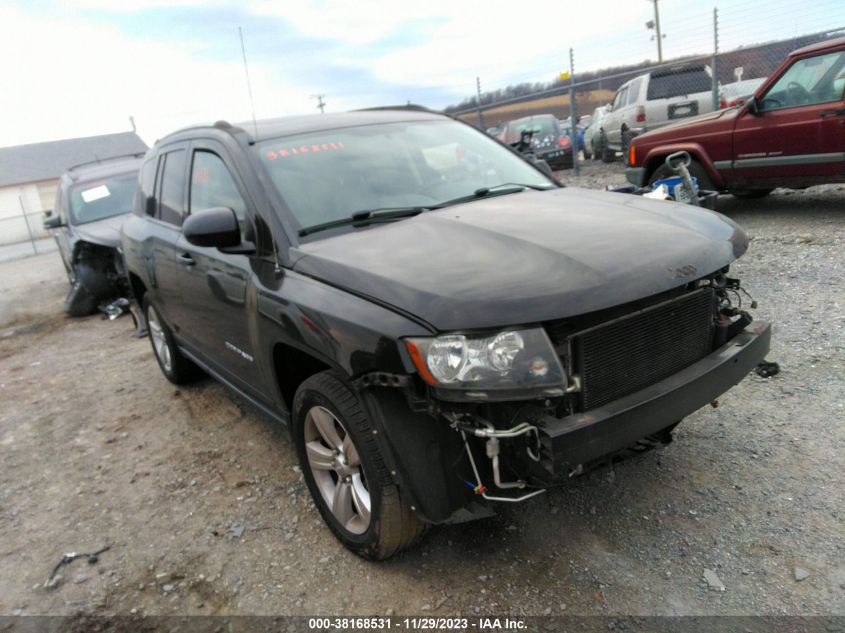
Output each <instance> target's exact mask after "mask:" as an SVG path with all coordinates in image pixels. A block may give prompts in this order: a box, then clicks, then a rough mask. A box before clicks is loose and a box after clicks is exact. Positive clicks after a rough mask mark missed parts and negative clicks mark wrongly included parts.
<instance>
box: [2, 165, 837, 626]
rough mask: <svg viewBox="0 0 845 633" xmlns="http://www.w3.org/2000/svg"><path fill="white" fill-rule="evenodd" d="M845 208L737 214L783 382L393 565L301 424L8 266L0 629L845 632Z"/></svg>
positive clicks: (741, 204)
mask: <svg viewBox="0 0 845 633" xmlns="http://www.w3.org/2000/svg"><path fill="white" fill-rule="evenodd" d="M564 179H565V180H567V181H569V182H570V183H571V184H576V185H579V186H588V187H600V186H603V185H604V184H607V182H614V183H617V184H621V183H622V182H624V178H623V177H622V176H621V168H620V166H619V165H618V164H617V165H610V166H607V165H601V164H592V163H591V164H589V165H587V166H586V167H585V175H584V176H583V177H582V178H580V179H578V181H577V182H574V179H573V178H572V177H571V176H569V175H566V176H564ZM843 209H845V187H838V186H837V187H823V188H814V189H810V190H807V191H805V192H800V193H798V192H785V191H784V192H781V191H778V192H776V193H775V194H773V195H772V196H770V197H768V198H766V199H763V200H757V201H740V200H736V199H733V198H732V197H730V196H725V197H723V198H722V199H721V200H720V210H721V211H722V212H724V213H726V214H727V215H729V216H730V217H732V218H734V219H735V220H736V221H737V222H739V223H740V224H742V225H743V226H744V227H745V228H746V229H747V230H748V232H749V234H750V235H751V236H753V241H752V243H751V249H750V251H749V253H748V254H747V255H746V256H745V257H744V258H743V259H742V260H740V262H738V263H737V264H736V265H735V267H734V272H735V273H736V274H737V275H738V276H740V277H741V278H742V279H743V280H744V282H745V283H744V285H745V286H746V287H747V288H748V289H749V291H750V292H751V293H752V294H753V295H754V297H755V298H756V299H757V301H758V302H759V308H758V309H757V310H756V311H755V312H756V315H757V316H758V317H759V318H763V319H770V320H772V321H773V322H774V323H775V324H776V330H775V335H774V339H773V349H772V352H771V355H770V359H771V360H774V361H777V362H779V363H780V365H781V373H780V374H778V375H777V376H775V377H773V378H769V379H763V378H759V377H757V376H755V375H750V376H749V377H748V378H746V380H745V381H744V382H743V383H742V384H740V385H739V386H738V387H736V388H735V389H733V390H732V391H731V392H729V393H728V394H727V395H725V396H724V397H723V398H722V399H721V404H720V406H719V407H718V408H715V409H714V408H710V407H707V408H706V409H702V410H700V411H698V412H697V413H695V414H694V415H692V416H690V417H689V418H688V419H687V420H686V421H685V422H684V424H682V425H681V426H680V427H679V429H678V431H677V435H676V437H677V439H676V441H675V442H674V443H673V444H671V445H670V446H668V447H667V448H665V449H661V450H659V451H653V452H651V453H648V454H645V455H643V456H641V457H638V458H637V459H634V460H629V461H626V462H623V463H621V464H617V465H616V466H614V467H613V468H612V469H605V470H601V471H597V472H594V473H591V474H588V475H586V476H583V477H580V478H576V479H574V480H572V481H571V483H569V484H568V485H566V486H564V487H562V488H559V489H556V490H553V491H550V492H549V493H548V494H546V495H543V496H542V497H540V498H537V499H535V500H533V501H531V502H529V503H526V504H523V505H519V506H516V507H513V506H508V507H503V508H502V510H501V513H500V514H499V515H498V516H497V517H495V518H493V519H489V520H486V521H482V522H477V523H473V524H467V525H460V526H453V527H444V528H439V529H436V530H434V531H433V532H432V533H431V534H430V535H429V537H428V539H427V540H426V541H425V542H424V543H423V544H422V545H421V546H420V547H417V548H416V549H413V550H412V551H409V552H407V553H405V554H403V555H401V556H399V557H397V558H396V559H394V560H391V561H387V562H384V563H379V564H374V563H368V562H365V561H363V560H360V559H358V558H356V557H355V556H354V555H352V554H350V553H348V552H347V551H346V550H344V549H343V548H342V547H341V546H340V545H339V544H338V543H337V542H336V541H335V540H334V539H333V538H332V536H331V534H330V533H329V531H328V529H327V528H325V527H324V526H323V524H322V522H321V520H320V518H319V516H318V514H317V512H316V510H315V509H314V507H313V506H312V504H311V502H310V499H309V496H308V492H307V490H306V489H305V486H304V484H303V481H302V479H301V476H300V473H299V470H298V467H297V465H296V458H295V455H294V450H293V448H292V445H291V442H290V440H289V439H288V437H287V434H286V432H285V431H284V430H282V429H279V428H276V427H275V426H274V425H273V424H272V423H271V422H269V421H267V420H266V419H265V418H263V417H261V416H260V415H258V414H257V413H256V412H255V411H254V410H252V409H251V408H249V406H248V405H246V404H244V403H243V402H241V401H240V400H238V399H237V398H235V397H233V396H231V395H230V394H229V393H228V392H226V391H225V389H224V388H223V387H221V386H220V385H218V384H216V383H214V382H211V381H206V382H203V383H200V384H197V385H195V386H191V387H189V388H179V389H176V388H174V387H173V386H172V385H170V383H168V382H166V381H165V379H164V378H163V377H162V376H161V374H160V372H159V369H158V367H157V366H156V364H155V361H154V359H153V356H152V352H151V350H150V345H149V342H148V341H147V340H146V339H143V340H138V339H134V338H132V336H131V333H132V324H131V320H130V319H129V318H124V319H121V320H118V321H114V322H107V321H103V320H101V319H99V318H98V317H90V318H85V319H77V320H69V319H66V318H64V317H63V316H62V315H61V314H60V305H61V299H62V294H63V293H64V291H65V289H66V288H65V285H64V282H62V283H57V282H56V279H62V277H61V271H60V269H59V268H57V266H56V265H55V264H56V262H55V261H54V260H53V259H50V258H55V257H56V256H55V255H51V256H42V257H41V258H31V259H29V260H26V263H25V264H21V263H20V262H14V263H11V264H2V265H0V279H2V280H3V284H4V287H3V293H2V295H0V296H2V299H0V301H2V303H3V306H2V307H3V310H2V311H0V316H2V317H3V324H2V325H0V400H2V410H0V447H2V456H3V458H2V465H0V614H20V613H23V614H36V613H49V614H73V613H77V612H81V611H84V612H87V613H94V614H114V613H122V614H126V613H131V612H138V613H142V614H297V615H303V614H347V615H348V614H393V613H395V614H422V615H429V614H434V615H445V614H459V613H460V614H465V615H472V614H474V613H481V614H491V613H493V614H509V613H513V614H519V615H528V614H535V615H539V614H544V613H545V614H603V615H609V614H630V615H662V614H696V615H705V614H769V615H776V614H803V615H811V614H820V615H822V614H823V615H834V614H836V615H845V562H843V561H845V523H843V519H845V481H843V479H845V474H844V473H845V451H843V449H845V433H843V421H842V420H843V413H845V412H843V406H845V383H843V375H845V374H843V364H845V358H843V344H844V343H845V320H844V317H843V310H842V309H843V303H845V295H843V273H845V270H843V238H845V230H843V226H844V225H845V216H843V213H845V211H843ZM24 269H25V270H26V271H27V274H26V275H24V274H21V273H20V271H22V270H24ZM15 271H17V272H15ZM39 274H40V275H41V278H40V281H39V282H38V284H37V285H38V289H39V290H38V292H37V293H32V292H30V289H31V288H32V287H33V283H34V281H35V279H36V278H37V277H38V275H39ZM10 302H14V305H10V304H9V303H10ZM30 304H31V305H30ZM104 545H110V547H111V549H110V550H109V551H107V552H105V553H103V554H102V555H101V556H100V560H99V562H98V563H97V564H96V565H89V564H87V563H86V562H85V561H84V560H79V561H76V562H74V563H72V564H71V565H69V566H67V567H65V568H64V569H62V570H61V571H60V576H61V577H60V578H59V579H58V581H57V582H56V583H55V586H52V587H47V586H45V581H46V580H47V578H48V576H49V575H50V571H51V569H52V567H53V565H54V564H55V563H56V562H57V561H58V559H59V558H60V557H61V556H62V554H63V553H64V552H68V551H86V552H87V551H93V550H96V549H99V548H100V547H103V546H104ZM797 578H801V580H798V579H797ZM708 579H709V581H708ZM722 587H723V588H724V589H723V590H722V589H721V588H722ZM133 610H135V611H133Z"/></svg>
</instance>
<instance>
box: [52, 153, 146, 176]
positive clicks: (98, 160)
mask: <svg viewBox="0 0 845 633" xmlns="http://www.w3.org/2000/svg"><path fill="white" fill-rule="evenodd" d="M144 154H146V151H144V152H133V153H132V154H117V155H116V156H107V157H106V158H99V157H97V155H96V154H95V155H94V160H89V161H85V162H84V163H77V164H76V165H72V166H70V167H68V168H67V171H73V170H74V169H79V168H80V167H83V166H85V165H99V164H101V163H104V162H106V161H110V160H117V159H118V158H142V157H143V156H144Z"/></svg>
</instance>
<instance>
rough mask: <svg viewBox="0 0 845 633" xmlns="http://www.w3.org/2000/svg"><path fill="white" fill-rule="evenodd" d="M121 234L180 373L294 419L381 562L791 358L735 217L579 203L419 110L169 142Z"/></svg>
mask: <svg viewBox="0 0 845 633" xmlns="http://www.w3.org/2000/svg"><path fill="white" fill-rule="evenodd" d="M123 244H124V250H125V253H126V262H127V267H128V271H129V272H128V274H129V280H130V284H131V287H132V290H133V293H134V295H135V297H136V298H137V300H138V301H139V302H140V303H141V304H142V305H143V309H144V314H145V315H146V319H147V322H148V326H149V331H150V339H151V341H152V346H153V350H154V352H155V356H156V358H157V359H158V363H159V365H160V366H161V369H162V371H163V372H164V374H165V375H166V376H167V378H168V379H170V380H171V381H173V382H175V383H180V382H183V381H186V380H190V379H192V378H194V377H195V376H197V374H198V373H201V372H200V369H201V370H203V371H204V372H207V373H208V374H211V375H212V376H214V377H215V378H217V379H219V380H221V381H222V382H224V383H225V384H227V385H228V386H229V387H231V388H232V389H233V390H235V391H236V392H237V393H239V394H240V395H241V396H243V397H244V398H246V399H247V400H249V401H251V402H252V403H253V404H254V405H255V406H257V407H258V408H259V409H261V410H262V411H264V412H265V413H266V414H268V415H269V416H271V417H272V418H274V419H276V420H278V421H279V422H282V423H284V424H286V425H288V426H289V427H290V430H291V431H292V434H293V438H294V442H295V446H296V450H297V452H298V456H299V460H300V463H301V466H302V472H303V474H304V477H305V480H306V482H307V485H308V487H309V489H310V491H311V494H312V495H313V497H314V501H315V502H316V505H317V507H318V508H319V511H320V512H321V514H322V516H323V518H324V519H325V521H326V523H327V524H328V526H329V527H330V528H331V530H332V531H333V532H334V534H335V535H336V536H337V537H338V538H339V539H340V540H341V541H342V542H343V543H344V544H345V545H346V546H347V547H349V548H350V549H352V550H353V551H355V552H357V553H358V554H360V555H362V556H366V557H369V558H385V557H388V556H391V555H392V554H394V553H396V552H397V551H399V550H401V549H403V548H405V547H407V546H408V545H410V544H411V543H413V542H414V541H416V540H417V539H419V538H420V537H421V535H422V534H423V533H424V532H425V531H426V528H427V526H429V525H431V524H437V523H450V522H459V521H466V520H470V519H473V518H478V517H482V516H487V515H489V514H491V512H492V508H494V507H495V506H496V504H497V503H499V502H513V501H522V500H525V499H528V498H529V497H532V496H534V495H536V494H539V493H541V492H543V491H544V490H545V489H546V488H547V487H548V486H549V485H552V484H554V483H556V482H560V481H561V480H563V479H565V478H566V477H568V476H570V475H572V474H577V473H579V472H583V471H584V470H585V469H587V468H589V467H590V466H592V465H594V464H596V463H600V461H601V460H603V459H606V458H607V456H608V455H613V454H616V453H619V452H621V451H624V450H625V449H628V448H630V447H631V446H632V445H635V444H637V443H638V442H645V443H659V442H660V441H665V440H667V439H668V438H669V436H670V433H671V430H672V428H673V427H674V426H675V425H677V424H678V422H679V421H680V420H681V419H682V418H683V417H684V416H686V415H688V414H689V413H692V412H693V411H695V410H696V409H698V408H699V407H701V406H702V405H704V404H706V403H709V402H710V401H712V400H714V399H715V398H716V397H718V396H719V395H720V394H722V393H723V392H725V391H726V390H728V389H729V388H730V387H731V386H733V385H734V384H736V383H737V382H739V381H740V380H741V379H742V378H743V376H745V375H746V374H747V373H748V372H749V371H750V370H751V369H752V368H753V367H755V366H756V365H757V363H758V362H760V361H761V360H762V359H763V357H764V356H765V353H766V352H767V350H768V347H769V336H770V326H769V325H768V324H767V323H763V322H754V323H752V321H751V317H750V316H749V315H748V314H747V313H746V312H744V311H742V310H741V309H739V307H738V306H735V305H733V304H732V302H731V298H732V297H734V296H736V295H737V293H738V291H739V290H740V288H739V282H738V281H737V280H736V279H732V278H730V277H728V266H729V264H730V263H731V262H732V261H733V260H734V259H735V258H737V257H739V256H740V255H742V254H743V253H744V252H745V250H746V248H747V246H748V241H747V238H746V236H745V234H744V233H743V231H742V229H740V228H739V227H738V226H737V225H736V224H734V223H733V222H732V221H730V220H729V219H727V218H725V217H723V216H721V215H719V214H717V213H713V212H710V211H703V210H699V209H697V208H694V207H690V206H682V205H678V204H674V203H669V202H660V201H653V200H647V199H643V198H639V197H636V196H623V195H620V194H614V193H605V192H596V191H585V190H579V189H569V188H567V189H564V188H562V187H560V186H559V185H558V184H557V183H556V182H555V181H553V180H551V179H550V178H548V177H547V176H545V175H544V174H543V172H542V171H541V169H539V168H538V167H536V166H535V165H532V164H530V163H528V162H526V160H524V159H523V158H522V157H520V156H519V155H518V154H516V153H515V152H514V151H512V150H511V149H510V148H508V147H506V146H505V145H503V144H501V143H499V142H498V141H496V140H494V139H491V138H490V137H489V136H487V135H485V134H483V133H482V132H480V131H478V130H476V129H474V128H472V127H470V126H469V125H466V124H464V123H461V122H460V121H456V120H453V119H451V118H449V117H446V116H442V115H439V114H435V113H431V112H427V111H422V110H419V109H407V108H394V109H376V110H369V111H359V112H352V113H346V114H337V115H328V114H326V115H316V116H307V117H294V118H285V119H277V120H268V121H259V122H257V123H252V122H250V123H249V124H244V125H243V126H232V125H230V124H227V123H224V122H219V123H217V124H215V125H211V126H204V127H195V128H191V129H187V130H182V131H179V132H176V133H174V134H172V135H170V136H167V137H165V138H164V139H162V140H160V141H159V142H158V143H156V145H155V147H153V148H152V149H151V150H150V151H149V152H148V154H147V156H146V158H145V159H144V162H143V165H142V167H141V172H140V186H139V190H138V194H137V198H136V204H135V212H134V215H133V216H132V217H130V218H129V219H128V220H127V221H126V222H125V223H124V226H123Z"/></svg>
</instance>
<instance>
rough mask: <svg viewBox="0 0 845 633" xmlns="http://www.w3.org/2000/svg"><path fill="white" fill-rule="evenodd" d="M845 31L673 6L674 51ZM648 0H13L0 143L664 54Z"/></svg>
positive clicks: (2, 42)
mask: <svg viewBox="0 0 845 633" xmlns="http://www.w3.org/2000/svg"><path fill="white" fill-rule="evenodd" d="M714 5H715V6H717V7H718V8H719V12H720V16H721V19H720V37H721V41H722V48H731V47H734V46H738V45H742V44H750V43H755V42H759V41H765V40H769V39H775V38H782V37H790V36H794V35H801V34H806V33H811V32H817V31H822V30H826V29H833V28H837V27H845V0H801V1H796V0H715V2H702V1H699V0H694V1H693V0H660V5H659V6H660V18H661V23H662V26H663V31H664V33H665V34H666V37H665V39H664V56H665V57H673V56H676V55H681V54H689V53H709V52H712V49H713V29H712V21H713V7H714ZM652 17H653V4H652V2H651V1H649V0H592V1H586V0H578V1H571V0H521V1H518V2H513V1H511V2H500V3H496V2H491V1H490V0H419V1H417V2H404V1H403V0H391V1H389V2H388V1H382V0H343V1H341V0H286V1H282V0H242V1H240V2H224V1H219V2H218V1H215V0H56V1H53V2H46V1H40V0H11V1H10V0H4V2H3V3H2V4H0V60H2V61H0V68H2V72H0V82H2V84H0V85H2V88H1V89H2V95H3V99H2V115H3V116H2V117H0V146H7V145H17V144H22V143H32V142H39V141H45V140H53V139H59V138H69V137H74V136H87V135H92V134H104V133H109V132H119V131H125V130H129V129H131V128H130V124H129V116H130V115H132V116H134V118H135V120H136V123H137V126H138V133H139V134H140V135H141V137H142V138H143V139H144V140H145V141H146V142H147V143H152V142H154V141H155V139H156V138H157V137H159V136H161V135H163V134H166V133H167V132H169V131H172V130H173V129H176V128H178V127H181V126H184V125H188V124H191V123H196V122H202V121H214V120H217V119H227V120H230V121H241V120H245V119H248V118H250V116H251V115H250V106H249V98H248V93H247V87H246V79H245V75H244V67H243V60H242V57H241V49H240V42H239V39H238V26H241V27H242V28H243V32H244V37H245V40H246V50H247V56H248V61H249V71H250V75H251V78H252V86H253V93H254V96H255V109H256V114H257V116H258V117H259V118H263V117H271V116H281V115H286V114H299V113H310V112H316V100H315V99H314V98H313V97H312V95H315V94H318V93H321V94H324V95H325V100H326V103H327V109H328V110H330V111H338V110H347V109H351V108H358V107H366V106H372V105H384V104H396V103H405V102H406V101H412V102H415V103H421V104H424V105H427V106H430V107H444V106H446V105H449V104H451V103H456V102H458V101H460V100H461V99H463V98H465V97H467V96H469V95H470V94H472V93H473V91H474V89H475V77H476V76H480V77H481V79H482V87H483V88H484V89H494V88H500V87H504V86H505V85H507V84H508V83H517V82H520V81H548V80H551V79H553V78H554V77H555V76H557V74H558V73H559V72H560V71H561V70H564V69H565V68H566V67H567V66H568V50H569V47H570V46H571V47H573V48H574V49H575V55H576V73H577V71H578V70H579V69H580V70H588V69H597V68H600V67H604V66H607V65H618V64H625V63H629V62H637V61H643V60H645V59H649V58H650V59H656V46H655V43H654V42H653V41H650V39H649V37H650V34H651V32H650V31H648V30H647V29H646V27H645V22H646V21H647V20H650V19H652Z"/></svg>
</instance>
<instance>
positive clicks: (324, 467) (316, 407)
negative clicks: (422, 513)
mask: <svg viewBox="0 0 845 633" xmlns="http://www.w3.org/2000/svg"><path fill="white" fill-rule="evenodd" d="M293 434H294V442H295V444H296V452H297V455H298V457H299V464H300V468H301V469H302V474H303V476H304V477H305V483H306V484H307V486H308V490H309V491H310V492H311V496H312V498H313V499H314V503H315V505H316V506H317V509H318V510H319V512H320V514H321V515H322V517H323V520H324V521H325V522H326V525H328V527H329V529H331V531H332V533H334V535H335V537H336V538H337V539H338V540H339V541H340V542H341V543H342V544H343V545H344V546H345V547H346V548H348V549H349V550H351V551H352V552H354V553H355V554H357V555H359V556H361V557H362V558H367V559H370V560H384V559H386V558H390V557H391V556H393V555H395V554H397V553H398V552H400V551H402V550H404V549H406V548H408V547H410V546H411V545H413V544H414V543H416V542H417V541H419V540H420V539H421V538H422V537H423V535H424V534H425V533H426V532H427V530H428V525H427V524H425V523H423V522H422V521H420V520H419V519H418V518H417V517H416V516H415V515H414V514H413V512H412V511H411V508H410V506H409V505H408V503H407V502H405V500H403V499H402V496H401V495H400V491H399V488H398V487H397V486H396V484H395V483H394V482H393V479H392V477H391V476H390V473H389V471H388V468H387V467H386V466H385V463H384V460H383V458H382V456H381V452H380V451H379V448H378V445H377V443H376V438H375V436H374V429H373V427H372V425H371V423H370V421H369V420H368V419H367V416H366V415H365V413H364V408H363V407H362V405H361V402H360V400H359V399H358V397H357V396H356V395H355V394H354V393H353V391H352V390H351V389H350V387H349V386H347V384H346V383H345V382H344V381H343V380H342V379H341V378H340V377H339V376H338V375H337V374H335V373H334V372H332V371H324V372H321V373H319V374H315V375H313V376H311V377H310V378H308V379H306V380H305V381H304V382H303V383H302V384H301V385H300V386H299V388H298V389H297V390H296V395H295V396H294V400H293ZM335 503H336V504H337V505H336V506H335ZM333 506H335V509H334V510H333Z"/></svg>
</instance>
